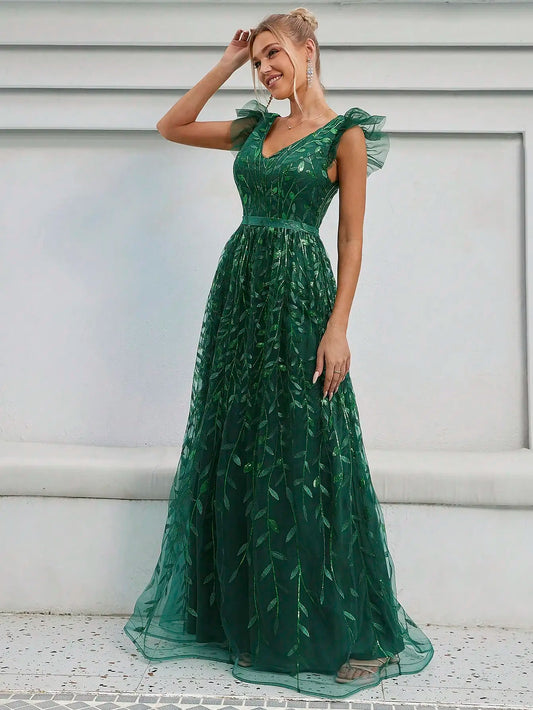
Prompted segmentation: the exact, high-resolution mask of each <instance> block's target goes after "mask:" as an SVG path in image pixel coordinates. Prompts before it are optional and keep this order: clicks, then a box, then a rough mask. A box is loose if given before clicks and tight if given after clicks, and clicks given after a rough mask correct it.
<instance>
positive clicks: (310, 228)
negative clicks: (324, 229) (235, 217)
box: [242, 214, 319, 237]
mask: <svg viewBox="0 0 533 710" xmlns="http://www.w3.org/2000/svg"><path fill="white" fill-rule="evenodd" d="M242 224H258V225H263V226H265V227H290V228H292V229H303V230H304V231H305V232H310V233H311V234H315V235H316V236H317V237H318V236H319V230H318V227H315V226H314V225H312V224H306V223H305V222H300V220H298V219H278V218H276V217H262V216H260V215H255V214H245V215H243V217H242Z"/></svg>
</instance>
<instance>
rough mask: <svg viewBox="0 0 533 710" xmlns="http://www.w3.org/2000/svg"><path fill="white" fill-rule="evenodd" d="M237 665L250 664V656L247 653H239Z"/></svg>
mask: <svg viewBox="0 0 533 710" xmlns="http://www.w3.org/2000/svg"><path fill="white" fill-rule="evenodd" d="M237 663H238V664H239V666H251V665H252V656H251V654H249V653H240V654H239V660H238V661H237Z"/></svg>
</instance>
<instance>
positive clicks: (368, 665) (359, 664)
mask: <svg viewBox="0 0 533 710" xmlns="http://www.w3.org/2000/svg"><path fill="white" fill-rule="evenodd" d="M398 660H399V659H398V656H385V658H371V659H369V660H362V659H360V658H350V659H349V660H348V662H347V663H343V664H342V666H341V667H340V668H339V671H342V669H343V668H360V669H361V670H363V671H365V672H366V674H368V675H371V674H372V673H376V671H377V670H378V668H382V667H383V666H386V665H387V664H388V663H391V662H392V661H394V662H396V661H398ZM339 671H337V676H336V678H335V680H336V681H337V682H338V683H352V682H353V681H354V680H357V679H358V678H361V677H364V676H355V677H354V678H343V677H342V676H339V675H338V673H339Z"/></svg>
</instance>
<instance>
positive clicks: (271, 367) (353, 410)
mask: <svg viewBox="0 0 533 710" xmlns="http://www.w3.org/2000/svg"><path fill="white" fill-rule="evenodd" d="M276 115H277V114H273V113H269V112H268V111H267V110H266V108H265V107H264V106H262V105H261V104H259V103H258V102H256V101H255V100H254V101H252V102H250V103H249V104H247V105H246V106H245V107H243V108H242V109H238V110H237V118H236V119H235V121H234V122H233V124H232V141H233V142H232V146H233V151H234V153H235V155H236V157H235V161H234V168H233V173H234V178H235V182H236V185H237V188H238V190H239V194H240V196H241V200H242V205H243V213H244V214H243V220H242V223H241V224H240V225H239V226H238V228H237V229H236V230H235V232H234V233H233V234H232V235H231V236H230V238H229V239H228V241H227V242H226V244H225V246H224V248H223V250H222V253H221V255H220V258H219V262H218V265H217V268H216V272H215V275H214V278H213V282H212V286H211V289H210V292H209V295H208V300H207V304H206V308H205V314H204V319H203V322H202V327H201V333H200V339H199V343H198V350H197V356H196V362H195V368H194V375H193V384H192V391H191V402H190V410H189V417H188V421H187V426H186V430H185V436H184V441H183V446H182V451H181V456H180V460H179V463H178V466H177V471H176V476H175V478H174V482H173V484H172V488H171V491H170V497H169V504H168V513H167V520H166V525H165V529H164V534H163V540H162V543H161V551H160V556H159V559H158V562H157V565H156V567H155V570H154V572H153V574H152V577H151V579H150V581H149V583H148V585H147V586H146V588H145V589H144V591H143V592H142V593H141V595H140V596H139V598H138V599H137V602H136V604H135V609H134V611H133V614H132V615H131V617H130V618H129V620H128V621H127V623H126V625H125V626H124V630H125V632H126V633H127V634H128V636H129V637H130V638H131V639H132V640H133V642H134V643H135V645H136V646H137V648H138V649H139V650H140V651H141V653H142V654H143V655H144V656H145V657H146V658H148V659H150V660H152V661H163V660H169V659H175V658H182V657H196V658H207V659H213V660H217V661H222V662H226V663H230V664H232V669H231V670H232V673H233V675H234V676H235V677H236V678H238V679H240V680H244V681H249V682H253V683H266V684H270V685H279V686H285V687H288V688H293V689H295V690H298V691H300V692H302V693H308V694H311V695H318V696H324V697H345V696H347V695H350V694H353V693H354V692H356V691H357V690H360V689H361V688H363V687H370V686H372V685H376V684H377V683H379V682H380V681H381V679H382V678H383V677H391V676H397V675H401V674H405V673H416V672H418V671H420V670H422V668H424V667H425V666H426V665H427V664H428V663H429V661H430V660H431V657H432V655H433V647H432V644H431V642H430V640H429V639H428V638H427V636H426V635H425V634H424V633H423V632H422V631H421V629H419V628H418V627H417V626H416V625H415V623H414V622H413V620H412V619H411V618H410V617H409V616H408V615H407V613H406V612H405V610H404V609H403V607H402V606H401V605H400V603H399V602H398V600H397V598H396V587H395V578H394V566H393V562H392V559H391V556H390V554H389V550H388V547H387V539H386V531H385V526H384V522H383V515H382V511H381V507H380V504H379V502H378V500H377V498H376V495H375V491H374V488H373V485H372V481H371V477H370V471H369V466H368V462H367V458H366V454H365V449H364V445H363V438H362V431H361V425H360V421H359V412H358V408H357V403H356V399H355V395H354V390H353V387H352V382H351V378H350V374H349V373H348V374H347V376H346V377H345V379H344V381H343V382H342V383H341V385H340V387H339V389H338V391H337V392H336V393H335V394H334V395H333V398H332V399H331V401H330V400H329V399H328V398H325V397H323V396H322V390H323V385H324V374H323V375H321V376H320V377H319V378H318V380H317V382H316V383H315V384H313V383H312V377H313V372H314V367H315V362H316V350H317V347H318V344H319V342H320V339H321V337H322V335H323V333H324V330H325V327H326V325H327V321H328V318H329V315H330V313H331V310H332V308H333V304H334V300H335V294H336V283H335V278H334V275H333V270H332V267H331V263H330V260H329V257H328V254H327V252H326V249H325V247H324V244H323V242H322V240H321V238H320V224H321V222H322V219H323V217H324V215H325V213H326V211H327V209H328V206H329V204H330V202H331V199H332V198H333V196H334V194H335V193H336V191H337V190H338V189H339V185H338V183H336V182H332V181H331V180H330V179H329V177H328V175H327V168H328V166H329V165H330V164H331V162H332V160H333V159H334V157H335V152H336V148H337V145H338V141H339V139H340V137H341V136H342V133H343V131H344V130H346V129H347V128H349V127H351V126H354V125H358V126H361V128H362V129H363V131H364V134H365V139H366V145H367V160H368V162H367V173H368V174H370V173H372V172H374V170H377V169H378V168H381V167H382V166H383V163H384V161H385V157H386V155H387V153H388V150H389V137H388V135H387V134H386V133H384V132H383V130H382V127H383V123H384V121H385V118H384V117H383V116H372V115H370V114H368V113H367V112H365V111H363V110H362V109H359V108H351V109H349V110H348V111H347V112H346V113H345V114H343V115H339V116H337V117H336V118H334V119H333V120H332V121H330V122H329V123H327V124H326V125H325V126H323V127H322V128H319V129H318V130H317V131H314V132H313V133H312V134H310V135H308V136H305V137H304V138H301V139H299V140H297V141H296V142H294V143H293V144H292V145H290V146H287V147H285V148H283V149H282V150H280V151H278V152H277V153H275V154H274V155H272V156H269V157H268V158H266V157H264V156H263V154H262V147H263V141H264V139H265V136H266V134H267V132H268V130H269V128H270V126H271V125H272V122H273V120H274V119H275V117H276ZM246 652H247V653H250V654H251V659H252V665H251V666H249V667H245V666H241V665H239V664H238V659H237V657H238V654H242V653H246ZM395 654H398V656H399V662H395V663H390V664H388V665H387V666H386V667H384V669H382V670H381V671H379V672H378V673H376V674H375V675H373V676H366V677H362V678H359V679H357V680H355V681H353V682H352V683H348V684H341V683H337V682H336V681H335V674H336V672H337V670H338V669H339V667H340V666H341V665H342V663H344V662H346V661H347V660H348V658H349V657H350V656H353V657H356V658H365V659H366V658H377V657H383V656H386V655H387V656H393V655H395Z"/></svg>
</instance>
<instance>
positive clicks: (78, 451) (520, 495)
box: [0, 442, 533, 508]
mask: <svg viewBox="0 0 533 710" xmlns="http://www.w3.org/2000/svg"><path fill="white" fill-rule="evenodd" d="M179 455H180V449H179V448H177V447H171V446H152V447H143V446H139V447H118V446H117V447H115V446H84V445H72V444H47V443H24V442H23V443H20V442H0V496H53V497H59V498H105V499H124V500H167V499H168V495H169V491H170V486H171V484H172V480H173V478H174V475H175V472H176V468H177V464H178V461H179ZM367 457H368V462H369V465H370V471H371V475H372V480H373V482H374V486H375V489H376V493H377V495H378V498H379V500H380V501H381V502H382V503H413V504H420V503H429V504H438V505H459V506H470V507H472V506H496V507H512V508H531V507H533V452H532V451H531V450H530V449H516V450H513V451H488V452H472V451H383V450H367Z"/></svg>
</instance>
